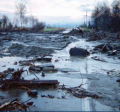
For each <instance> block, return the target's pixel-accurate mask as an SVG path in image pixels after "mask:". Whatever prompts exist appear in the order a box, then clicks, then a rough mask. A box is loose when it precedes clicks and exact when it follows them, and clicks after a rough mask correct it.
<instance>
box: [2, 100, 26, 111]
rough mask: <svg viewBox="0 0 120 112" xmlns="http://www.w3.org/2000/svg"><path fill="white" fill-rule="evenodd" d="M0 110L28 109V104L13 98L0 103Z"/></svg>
mask: <svg viewBox="0 0 120 112" xmlns="http://www.w3.org/2000/svg"><path fill="white" fill-rule="evenodd" d="M0 111H28V106H27V105H25V104H24V103H21V102H20V101H19V100H18V99H15V100H12V101H10V102H6V103H4V104H2V105H0Z"/></svg>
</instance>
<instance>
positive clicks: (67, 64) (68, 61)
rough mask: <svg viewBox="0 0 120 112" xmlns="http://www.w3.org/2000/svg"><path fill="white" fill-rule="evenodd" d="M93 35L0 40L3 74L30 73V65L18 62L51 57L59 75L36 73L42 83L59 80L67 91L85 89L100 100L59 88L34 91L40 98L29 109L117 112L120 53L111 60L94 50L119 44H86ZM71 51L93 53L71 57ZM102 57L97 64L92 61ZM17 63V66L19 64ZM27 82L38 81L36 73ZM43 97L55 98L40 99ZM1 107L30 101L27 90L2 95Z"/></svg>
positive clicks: (18, 36)
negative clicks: (101, 46)
mask: <svg viewBox="0 0 120 112" xmlns="http://www.w3.org/2000/svg"><path fill="white" fill-rule="evenodd" d="M89 37H90V35H84V38H83V36H80V35H78V36H71V35H67V36H65V35H63V34H62V33H59V34H26V33H22V34H16V33H14V34H9V35H3V36H0V57H1V58H0V72H2V71H4V70H7V69H8V68H14V69H16V70H17V69H18V68H22V67H23V68H24V70H28V69H29V67H30V65H29V64H28V65H24V66H21V65H20V63H19V61H22V60H32V59H35V58H36V57H39V56H51V57H52V62H50V63H52V64H53V65H54V66H55V69H56V70H57V71H55V72H50V71H44V73H45V77H42V76H41V72H38V73H36V75H37V77H39V78H40V79H43V80H54V79H55V80H58V81H59V82H60V83H59V86H62V85H63V84H64V85H65V87H66V88H70V87H76V86H79V85H80V84H83V85H82V88H84V89H86V90H87V91H89V92H92V93H94V94H96V95H98V96H99V97H100V98H98V99H94V98H88V97H86V98H77V97H75V96H74V95H73V94H71V93H69V91H67V90H61V89H59V88H35V89H37V91H38V96H37V97H36V98H32V99H31V101H33V102H34V105H33V106H31V107H30V108H29V109H30V110H31V111H32V110H39V111H40V110H42V111H43V110H45V111H90V110H93V111H113V110H114V111H118V110H119V108H120V87H119V86H120V85H119V83H118V82H116V80H118V79H119V77H120V70H119V69H120V59H119V53H118V54H117V55H115V56H108V53H101V52H100V51H94V50H93V49H94V48H95V46H97V45H100V44H101V43H110V44H115V45H116V44H118V41H114V42H113V41H112V40H111V39H108V38H104V39H101V40H97V41H90V42H88V41H86V40H87V39H88V38H89ZM72 47H81V48H84V49H87V50H88V51H90V56H88V57H84V58H83V57H71V56H70V55H69V50H70V48H72ZM95 56H97V57H100V60H94V59H93V58H92V57H95ZM16 62H17V63H16ZM45 63H46V62H44V61H42V62H39V61H35V62H34V63H32V64H34V65H42V64H45ZM22 76H23V77H24V79H26V80H29V79H31V80H32V79H34V78H36V77H35V75H33V73H30V72H29V73H28V75H27V73H23V75H22ZM42 95H46V96H47V95H52V96H54V98H53V99H51V98H49V97H41V96H42ZM0 96H1V97H0V98H2V97H4V98H3V100H2V101H1V103H4V102H6V101H10V100H11V99H15V98H18V99H19V100H21V101H22V102H24V101H26V100H28V99H29V98H31V97H30V96H28V95H27V93H26V91H25V90H21V89H10V90H9V89H8V90H5V91H2V90H1V91H0Z"/></svg>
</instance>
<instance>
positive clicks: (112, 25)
mask: <svg viewBox="0 0 120 112" xmlns="http://www.w3.org/2000/svg"><path fill="white" fill-rule="evenodd" d="M92 19H93V20H92V25H90V23H89V27H92V28H94V29H96V30H102V31H110V32H118V31H120V1H119V0H114V1H113V3H112V4H111V6H108V4H107V3H100V4H99V5H97V6H96V7H95V9H94V11H93V13H92Z"/></svg>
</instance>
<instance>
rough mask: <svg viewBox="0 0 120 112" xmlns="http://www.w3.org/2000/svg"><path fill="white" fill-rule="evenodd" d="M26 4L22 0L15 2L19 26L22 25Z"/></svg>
mask: <svg viewBox="0 0 120 112" xmlns="http://www.w3.org/2000/svg"><path fill="white" fill-rule="evenodd" d="M25 13H26V5H25V3H24V2H23V1H20V2H18V3H17V4H16V15H17V16H18V18H19V21H20V24H21V27H22V26H23V23H24V20H25Z"/></svg>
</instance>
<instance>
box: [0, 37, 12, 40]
mask: <svg viewBox="0 0 120 112" xmlns="http://www.w3.org/2000/svg"><path fill="white" fill-rule="evenodd" d="M12 40H13V39H12V38H8V37H3V38H0V41H12Z"/></svg>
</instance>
